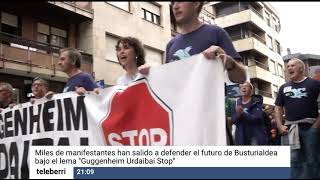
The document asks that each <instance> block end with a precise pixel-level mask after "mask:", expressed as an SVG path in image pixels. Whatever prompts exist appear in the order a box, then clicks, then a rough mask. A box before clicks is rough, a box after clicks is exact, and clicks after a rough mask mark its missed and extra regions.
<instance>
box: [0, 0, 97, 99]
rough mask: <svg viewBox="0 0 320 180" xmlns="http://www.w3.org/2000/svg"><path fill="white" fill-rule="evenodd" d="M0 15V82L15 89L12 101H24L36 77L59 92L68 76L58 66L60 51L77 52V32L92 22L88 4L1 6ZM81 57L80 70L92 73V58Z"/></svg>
mask: <svg viewBox="0 0 320 180" xmlns="http://www.w3.org/2000/svg"><path fill="white" fill-rule="evenodd" d="M0 11H1V12H0V19H1V24H0V40H1V43H0V80H1V81H5V82H8V83H10V84H11V85H12V86H13V87H14V99H15V100H16V101H17V102H25V101H27V100H28V97H27V95H28V94H29V93H30V92H31V83H32V79H33V78H34V77H37V76H38V77H42V78H45V79H47V80H49V84H50V90H53V91H55V92H62V89H63V86H64V84H65V82H66V79H67V76H66V74H65V73H63V72H62V71H61V69H60V67H59V66H58V65H57V62H58V57H59V49H61V48H64V47H74V48H79V46H78V43H79V40H80V39H81V38H82V37H81V35H80V34H79V33H78V29H79V27H80V26H81V24H82V23H84V22H92V19H93V11H92V8H91V2H36V3H32V2H28V3H27V2H25V3H23V2H20V4H19V6H17V4H16V3H9V2H1V3H0ZM82 55H83V62H82V70H83V71H86V72H88V73H92V72H93V58H92V54H90V53H87V52H85V51H82Z"/></svg>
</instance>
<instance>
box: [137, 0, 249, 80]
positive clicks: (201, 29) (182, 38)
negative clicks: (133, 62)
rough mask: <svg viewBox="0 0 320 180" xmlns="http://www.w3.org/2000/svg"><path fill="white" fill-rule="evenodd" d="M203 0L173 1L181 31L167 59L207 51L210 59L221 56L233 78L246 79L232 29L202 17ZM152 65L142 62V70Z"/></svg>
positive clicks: (167, 53)
mask: <svg viewBox="0 0 320 180" xmlns="http://www.w3.org/2000/svg"><path fill="white" fill-rule="evenodd" d="M202 6H203V2H199V1H198V2H172V11H173V14H174V17H175V20H176V23H177V25H178V26H179V28H180V30H181V34H179V35H177V36H176V37H175V38H174V39H172V40H171V41H170V42H169V43H168V44H167V48H166V61H165V63H170V62H173V61H177V60H181V59H184V58H187V57H190V56H192V55H195V54H199V53H203V55H204V56H205V57H206V58H207V59H215V57H220V58H221V59H222V60H223V64H224V67H225V69H226V70H227V71H228V76H229V79H230V80H231V81H232V82H235V83H244V82H245V80H246V73H245V70H244V67H243V66H242V65H240V64H239V63H237V62H236V61H235V59H238V60H240V59H241V57H240V55H239V54H238V53H237V51H236V50H235V48H234V46H233V44H232V41H231V39H230V37H229V35H228V33H227V32H226V31H225V30H224V29H222V28H220V27H218V26H216V25H208V24H203V23H201V22H200V21H199V18H198V17H199V13H200V11H201V9H202ZM208 37H209V38H208ZM149 68H150V67H149V66H148V65H143V66H141V67H140V68H139V69H140V72H141V73H143V74H148V71H149Z"/></svg>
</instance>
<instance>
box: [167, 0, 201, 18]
mask: <svg viewBox="0 0 320 180" xmlns="http://www.w3.org/2000/svg"><path fill="white" fill-rule="evenodd" d="M198 2H199V3H200V4H199V7H198V9H197V12H198V15H199V14H200V12H201V10H202V7H203V5H204V2H203V1H198ZM173 4H174V1H171V3H170V5H171V9H172V5H173Z"/></svg>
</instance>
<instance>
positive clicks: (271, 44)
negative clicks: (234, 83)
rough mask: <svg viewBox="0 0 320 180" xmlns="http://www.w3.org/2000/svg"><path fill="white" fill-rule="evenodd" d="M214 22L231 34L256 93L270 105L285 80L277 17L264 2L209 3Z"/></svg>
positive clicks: (272, 9) (279, 26) (275, 12)
mask: <svg viewBox="0 0 320 180" xmlns="http://www.w3.org/2000/svg"><path fill="white" fill-rule="evenodd" d="M206 6H211V7H212V13H213V16H214V18H215V19H214V23H215V24H216V25H218V26H220V27H222V28H224V29H225V30H226V31H227V32H228V33H229V35H230V37H231V39H232V41H233V44H234V46H235V49H236V50H237V51H238V53H239V54H240V55H241V57H242V60H243V64H245V65H246V66H247V68H248V73H249V77H250V81H251V83H252V84H253V86H254V92H255V94H260V95H262V96H263V98H264V104H269V105H273V104H274V101H275V98H276V94H277V92H278V88H279V87H280V86H281V85H282V84H283V83H284V82H285V79H284V78H285V74H284V62H283V60H282V56H281V44H280V40H279V32H280V29H281V24H280V18H279V15H278V13H277V11H276V10H275V9H274V8H273V7H272V5H271V4H270V3H267V2H210V3H207V4H206Z"/></svg>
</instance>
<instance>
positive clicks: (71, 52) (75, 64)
mask: <svg viewBox="0 0 320 180" xmlns="http://www.w3.org/2000/svg"><path fill="white" fill-rule="evenodd" d="M81 61H82V56H81V54H80V52H79V51H78V50H76V49H74V48H64V49H61V50H60V57H59V61H58V64H59V66H60V67H61V69H62V71H63V72H70V71H72V70H73V69H80V67H81Z"/></svg>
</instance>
